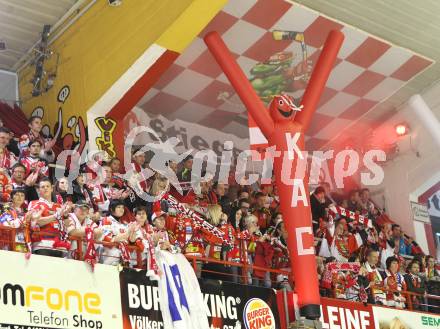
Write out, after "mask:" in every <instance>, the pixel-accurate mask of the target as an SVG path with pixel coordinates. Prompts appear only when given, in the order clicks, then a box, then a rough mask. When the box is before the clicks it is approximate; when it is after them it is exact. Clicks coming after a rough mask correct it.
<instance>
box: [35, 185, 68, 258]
mask: <svg viewBox="0 0 440 329" xmlns="http://www.w3.org/2000/svg"><path fill="white" fill-rule="evenodd" d="M52 191H53V186H52V183H51V182H50V180H49V179H48V178H43V179H42V180H41V181H40V183H39V184H38V192H39V195H40V198H39V199H38V200H34V201H31V202H30V203H29V210H34V211H41V216H39V217H38V218H34V224H33V226H34V227H33V231H34V232H33V234H32V249H33V252H34V253H35V254H39V255H46V256H53V257H63V256H64V255H65V253H66V251H67V250H68V249H69V248H70V246H69V244H68V243H67V242H65V234H66V232H65V230H64V217H65V216H67V215H68V213H69V212H70V209H71V204H70V203H66V204H64V205H63V206H61V205H59V204H58V203H55V202H52Z"/></svg>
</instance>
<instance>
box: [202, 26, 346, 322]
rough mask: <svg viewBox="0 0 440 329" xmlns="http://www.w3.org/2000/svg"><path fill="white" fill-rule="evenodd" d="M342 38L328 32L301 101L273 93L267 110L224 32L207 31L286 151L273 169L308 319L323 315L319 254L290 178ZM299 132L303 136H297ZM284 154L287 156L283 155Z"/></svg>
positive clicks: (305, 205) (273, 140)
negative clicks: (225, 39) (231, 49)
mask: <svg viewBox="0 0 440 329" xmlns="http://www.w3.org/2000/svg"><path fill="white" fill-rule="evenodd" d="M343 39H344V35H343V34H342V32H340V31H331V32H330V34H329V35H328V37H327V40H326V42H325V44H324V48H323V49H322V52H321V55H320V56H319V59H318V62H317V63H316V66H315V68H314V70H313V73H312V76H311V77H310V81H309V84H308V86H307V88H306V91H305V93H304V96H303V98H302V102H301V106H300V107H296V106H295V104H294V103H293V101H292V98H291V97H290V96H288V95H278V96H275V97H274V98H273V100H272V102H271V104H270V106H269V110H268V109H266V107H265V106H264V104H263V102H262V101H261V100H260V98H259V97H258V96H257V94H256V93H255V91H254V89H253V88H252V85H251V84H250V83H249V81H248V79H247V78H246V76H245V74H244V73H243V71H242V70H241V69H240V67H239V66H238V64H237V62H236V61H235V59H234V58H233V57H232V55H231V52H230V51H229V49H228V48H227V47H226V45H225V44H224V42H223V40H222V39H221V37H220V36H219V34H218V33H217V32H210V33H208V34H207V35H206V36H205V43H206V44H207V46H208V48H209V50H210V52H211V53H212V55H213V56H214V58H215V60H216V61H217V63H218V64H219V65H220V67H221V68H222V70H223V72H224V73H225V75H226V76H227V78H228V79H229V81H230V82H231V84H232V86H233V87H234V89H235V91H236V92H237V94H238V96H239V97H240V99H241V100H242V102H243V103H244V105H245V106H246V108H247V109H248V111H249V113H250V114H251V115H252V117H253V118H254V119H255V121H256V123H257V124H258V126H259V127H260V129H261V131H262V132H263V134H264V136H265V137H266V139H267V140H268V142H269V146H276V150H277V151H281V157H277V158H275V161H274V172H275V177H276V184H277V187H278V191H279V196H280V206H281V212H282V214H283V217H284V218H285V220H284V222H285V225H286V229H287V231H288V234H289V239H288V245H289V251H290V258H291V265H292V273H293V277H294V282H295V292H296V293H297V294H298V303H299V307H300V312H301V315H302V316H305V317H306V318H308V319H319V317H320V307H319V304H320V296H319V284H318V274H317V270H316V260H315V254H314V252H312V251H313V249H314V248H313V233H312V218H311V212H310V206H309V202H308V200H307V201H305V200H304V199H300V200H297V201H298V202H292V197H293V193H294V191H295V194H298V186H295V185H297V182H298V177H297V179H293V180H292V179H290V177H291V175H292V173H291V172H290V170H291V169H290V168H297V162H298V161H301V160H302V161H304V160H303V159H302V157H301V154H300V151H304V133H305V132H306V130H307V128H308V127H309V125H310V122H311V120H312V116H313V113H314V112H315V110H316V106H317V105H318V102H319V98H320V97H321V94H322V91H323V90H324V87H325V84H326V82H327V79H328V77H329V75H330V72H331V70H332V68H333V65H334V63H335V60H336V56H337V54H338V51H339V49H340V48H341V45H342V41H343ZM298 133H299V137H297V136H298ZM289 143H294V144H295V145H291V144H289ZM285 157H288V159H284V160H283V158H285ZM298 159H299V160H298ZM286 161H290V164H291V166H286ZM283 162H284V164H283ZM283 171H284V172H283ZM305 176H306V177H299V179H301V180H302V183H303V186H304V187H305V192H306V194H307V195H308V194H309V191H308V177H307V174H306V175H305ZM286 181H294V182H295V184H293V183H292V184H286V183H285V182H286ZM301 188H302V187H301Z"/></svg>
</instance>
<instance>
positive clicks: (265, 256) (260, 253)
mask: <svg viewBox="0 0 440 329" xmlns="http://www.w3.org/2000/svg"><path fill="white" fill-rule="evenodd" d="M273 255H274V249H273V247H272V245H271V244H270V242H269V241H264V242H260V241H257V246H256V248H255V255H254V265H255V266H260V267H266V268H271V267H272V258H273ZM265 274H266V271H263V270H256V269H254V271H253V276H255V277H257V278H259V279H264V276H265Z"/></svg>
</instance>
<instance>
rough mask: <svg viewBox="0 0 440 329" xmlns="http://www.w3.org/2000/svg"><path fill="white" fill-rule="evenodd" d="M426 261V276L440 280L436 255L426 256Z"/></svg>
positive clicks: (429, 278) (428, 278)
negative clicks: (436, 266)
mask: <svg viewBox="0 0 440 329" xmlns="http://www.w3.org/2000/svg"><path fill="white" fill-rule="evenodd" d="M425 261H426V269H425V276H426V279H427V280H435V279H437V280H439V279H440V272H439V271H438V270H437V269H436V268H435V258H434V256H431V255H427V256H426V257H425Z"/></svg>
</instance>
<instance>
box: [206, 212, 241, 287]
mask: <svg viewBox="0 0 440 329" xmlns="http://www.w3.org/2000/svg"><path fill="white" fill-rule="evenodd" d="M206 217H207V219H208V222H209V223H210V224H211V225H213V226H215V227H218V228H220V229H221V230H222V231H223V232H224V233H226V234H227V235H228V236H229V239H232V236H233V235H234V233H235V232H233V227H232V226H231V225H230V224H228V223H227V216H226V215H225V214H224V213H223V212H222V207H221V206H220V205H218V204H213V205H209V206H208V211H207V214H206ZM208 239H209V237H208ZM205 257H208V258H212V259H215V260H218V261H220V260H226V251H225V250H224V249H223V246H222V243H221V241H209V240H208V243H207V246H206V249H205ZM202 278H205V279H213V280H223V281H232V272H231V268H230V266H225V265H222V264H218V263H207V264H204V265H203V270H202Z"/></svg>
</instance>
